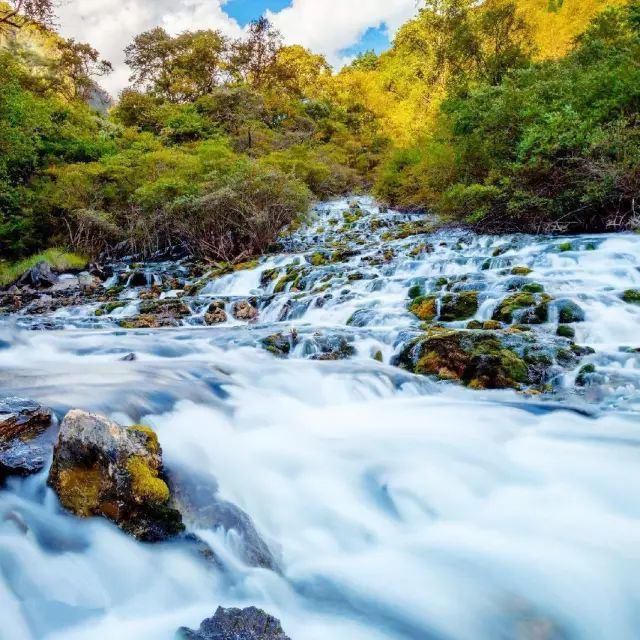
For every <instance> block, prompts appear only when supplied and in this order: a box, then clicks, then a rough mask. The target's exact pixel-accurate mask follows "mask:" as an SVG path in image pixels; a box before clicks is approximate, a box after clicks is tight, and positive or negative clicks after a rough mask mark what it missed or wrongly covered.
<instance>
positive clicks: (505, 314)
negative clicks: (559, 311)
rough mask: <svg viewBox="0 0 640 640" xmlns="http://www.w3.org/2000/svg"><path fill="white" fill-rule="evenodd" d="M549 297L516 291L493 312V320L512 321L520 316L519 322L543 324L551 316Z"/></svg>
mask: <svg viewBox="0 0 640 640" xmlns="http://www.w3.org/2000/svg"><path fill="white" fill-rule="evenodd" d="M548 302H549V298H548V297H547V296H542V297H540V298H538V297H536V294H533V293H528V292H520V293H514V294H512V295H509V296H507V297H506V298H504V299H503V300H502V302H500V304H499V305H498V307H497V308H496V310H495V311H494V312H493V320H497V321H498V322H504V323H507V324H509V323H511V322H513V321H514V319H515V318H516V316H518V322H520V323H522V324H542V323H543V322H546V321H547V320H548V317H549V308H548Z"/></svg>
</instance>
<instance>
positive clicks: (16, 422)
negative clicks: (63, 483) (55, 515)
mask: <svg viewBox="0 0 640 640" xmlns="http://www.w3.org/2000/svg"><path fill="white" fill-rule="evenodd" d="M51 424H52V414H51V410H50V409H47V408H46V407H43V406H42V405H40V404H38V403H37V402H33V401H32V400H25V399H23V398H17V397H10V398H5V399H4V400H2V401H0V481H2V480H4V479H5V478H6V477H7V476H11V475H18V476H27V475H31V474H33V473H38V472H39V471H41V470H42V469H43V468H44V466H45V465H46V463H47V461H48V460H49V455H50V453H51V443H50V442H47V441H46V440H45V439H44V438H42V437H41V436H42V435H43V434H44V433H45V432H46V431H47V430H48V429H49V427H50V426H51Z"/></svg>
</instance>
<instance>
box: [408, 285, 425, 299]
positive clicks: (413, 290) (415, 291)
mask: <svg viewBox="0 0 640 640" xmlns="http://www.w3.org/2000/svg"><path fill="white" fill-rule="evenodd" d="M422 295H424V287H423V286H422V285H421V284H414V285H413V286H411V287H409V298H411V300H415V299H416V298H419V297H420V296H422Z"/></svg>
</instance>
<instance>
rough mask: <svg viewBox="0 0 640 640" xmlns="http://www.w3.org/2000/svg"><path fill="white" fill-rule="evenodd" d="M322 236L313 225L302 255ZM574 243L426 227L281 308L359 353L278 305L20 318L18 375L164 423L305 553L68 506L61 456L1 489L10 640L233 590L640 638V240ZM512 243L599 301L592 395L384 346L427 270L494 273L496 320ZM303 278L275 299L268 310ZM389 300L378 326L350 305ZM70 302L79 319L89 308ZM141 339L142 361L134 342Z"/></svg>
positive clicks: (379, 305)
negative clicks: (214, 315)
mask: <svg viewBox="0 0 640 640" xmlns="http://www.w3.org/2000/svg"><path fill="white" fill-rule="evenodd" d="M343 208H344V203H336V204H335V205H333V208H332V210H331V211H330V212H328V213H326V214H323V216H321V219H320V220H319V221H318V222H317V223H316V225H321V224H323V223H324V220H326V218H327V217H331V216H333V215H336V212H340V211H341V210H342V209H343ZM313 237H314V233H313V231H310V232H309V235H308V236H307V237H305V232H304V231H303V232H302V233H301V234H300V235H299V243H300V246H292V247H291V249H292V251H293V253H294V254H295V255H298V254H300V253H301V252H304V251H305V248H306V246H312V245H305V244H304V243H305V242H306V241H311V239H312V238H313ZM372 240H373V243H374V244H375V239H372ZM422 240H424V238H422ZM563 241H564V239H546V240H545V239H526V238H517V239H505V238H501V239H496V238H489V237H476V236H471V237H470V240H469V243H468V244H465V245H464V249H461V250H460V249H454V248H453V247H452V245H453V244H455V243H454V242H453V241H451V240H449V246H447V247H439V246H437V242H434V244H435V245H436V251H435V252H434V253H433V254H430V255H423V256H420V257H418V258H416V259H409V258H408V257H407V256H406V255H405V254H404V253H403V252H402V251H403V250H402V248H403V247H404V248H405V249H409V248H410V247H411V246H413V245H414V244H415V243H416V242H417V239H415V238H413V239H411V240H408V241H399V242H398V243H395V244H396V245H397V247H398V256H397V258H396V259H395V260H394V261H393V262H392V263H390V264H387V265H382V266H377V267H374V268H373V270H374V271H376V272H377V273H378V274H379V276H380V278H379V280H382V285H381V286H380V285H375V286H374V284H373V283H375V282H376V280H362V281H355V282H353V283H348V282H346V280H345V281H344V282H343V281H342V280H340V277H341V276H342V275H344V272H346V271H345V270H343V272H341V273H340V274H339V276H337V279H338V281H339V282H336V283H332V284H331V291H334V292H340V291H342V290H343V289H349V290H350V291H351V292H352V293H355V296H354V297H353V298H349V296H346V298H345V299H343V300H341V299H340V298H339V296H336V297H334V299H333V300H330V301H328V304H326V305H325V307H324V308H311V309H309V310H308V311H306V312H305V313H303V315H302V316H301V317H299V318H297V319H290V320H286V321H283V322H282V323H280V330H287V329H288V328H289V327H290V326H292V325H296V326H298V330H299V331H300V333H301V336H303V338H305V339H307V338H308V339H311V337H312V335H313V332H315V331H316V330H318V329H319V328H320V329H321V330H322V331H327V329H328V328H329V327H332V328H333V329H334V330H338V329H339V330H340V331H342V333H343V334H345V335H350V337H351V338H352V339H353V340H354V344H355V345H356V348H357V353H356V355H355V357H354V358H352V359H350V360H347V361H342V362H315V361H309V360H306V359H305V358H304V357H303V355H304V353H305V352H304V350H302V351H300V350H297V351H296V352H295V353H294V357H292V358H290V359H289V360H279V359H276V358H274V357H272V356H271V355H270V354H268V353H266V352H265V351H264V350H263V349H259V348H257V347H256V336H264V335H267V334H268V333H273V331H274V327H273V326H269V327H263V326H261V325H258V326H255V327H253V328H248V327H246V326H245V325H242V324H241V323H237V322H232V323H230V324H229V325H222V326H220V327H213V328H200V327H192V326H185V327H182V328H178V329H175V330H156V331H139V332H125V331H120V330H114V329H113V328H111V329H109V328H104V327H106V326H108V325H105V324H102V325H97V326H95V327H92V326H91V325H90V324H89V323H88V321H86V320H83V321H82V322H80V323H79V324H76V325H75V326H76V328H75V329H72V328H69V329H68V330H66V331H55V332H32V331H27V330H25V329H22V328H18V327H16V326H15V321H14V320H13V319H7V320H6V322H5V324H4V326H3V327H2V328H0V341H2V342H0V344H6V346H5V348H2V349H0V385H2V387H3V389H5V390H6V391H7V392H15V393H19V394H21V395H25V396H27V397H32V398H35V399H37V400H38V401H40V402H43V403H45V404H49V405H51V406H53V407H54V409H55V410H56V413H57V414H58V415H63V413H64V411H65V410H66V409H68V408H70V407H81V408H86V409H91V410H95V411H101V412H103V413H106V414H109V415H110V416H112V417H113V418H115V419H117V420H119V421H121V422H123V423H131V422H135V421H139V420H141V419H142V420H143V421H144V422H146V423H148V424H151V425H152V426H154V427H155V428H156V429H157V431H158V434H159V437H160V441H161V443H162V446H163V450H164V456H165V462H166V464H167V465H168V466H169V467H171V466H172V465H178V466H183V467H186V468H188V469H190V470H193V471H196V472H198V473H204V474H207V475H210V476H211V477H212V478H215V479H216V480H217V482H218V483H219V486H220V492H221V494H222V497H224V498H226V499H228V500H230V501H232V502H234V503H236V504H237V505H239V506H240V507H242V508H243V509H244V510H245V511H246V512H247V513H248V514H249V515H250V516H251V518H252V519H253V520H254V522H255V524H256V527H257V529H258V531H259V532H260V534H261V535H262V537H263V538H264V539H265V541H266V542H267V543H268V544H269V546H270V547H271V549H272V550H273V551H274V552H275V553H276V555H277V556H278V558H279V563H280V566H281V569H282V572H281V574H280V575H278V574H277V573H275V572H272V571H268V570H265V569H256V568H251V567H247V566H245V565H244V564H243V563H242V561H241V560H240V559H239V557H240V556H239V554H238V552H237V540H235V539H234V537H233V535H232V534H228V535H225V534H224V533H222V532H220V531H218V532H215V531H198V532H197V533H198V534H199V535H201V536H202V538H203V539H205V540H206V541H207V542H208V543H209V544H210V545H211V546H212V548H213V549H214V550H215V551H216V553H217V554H218V555H219V556H220V557H221V558H222V560H223V562H224V564H225V568H226V571H225V572H220V571H218V570H216V569H215V568H213V567H211V566H210V565H208V564H206V563H205V562H203V560H202V558H201V557H199V556H198V555H196V554H194V553H193V552H192V551H191V550H189V549H188V548H186V547H184V546H181V545H178V544H164V545H156V546H150V545H144V544H140V543H137V542H135V541H133V540H131V539H129V538H128V537H127V536H126V535H124V534H123V533H121V532H120V531H119V530H118V529H117V528H116V527H115V526H113V525H111V524H110V523H108V522H106V521H103V520H98V519H94V520H90V521H81V520H78V519H76V518H74V517H72V516H69V515H67V514H65V513H64V512H62V511H61V510H60V508H59V506H58V504H57V501H56V499H55V496H54V495H53V493H52V492H51V491H50V490H49V489H47V488H45V481H46V474H43V475H40V476H36V477H32V478H29V479H27V480H13V481H11V482H10V483H9V484H8V486H7V487H6V488H5V489H4V490H2V491H0V611H2V620H1V621H0V638H2V640H4V639H5V638H6V640H23V639H25V640H26V639H29V640H31V639H34V640H35V639H37V640H40V639H42V640H44V639H46V640H102V639H104V638H112V637H117V638H119V639H121V640H124V639H129V638H130V639H131V640H133V639H136V640H140V639H142V640H169V639H170V638H172V637H173V634H174V632H175V630H176V629H177V628H178V627H179V626H181V625H187V626H192V627H197V626H198V624H199V622H200V621H201V620H202V619H203V618H205V617H207V616H209V615H211V614H212V613H213V611H214V610H215V609H216V607H217V606H218V605H227V606H228V605H234V606H248V605H256V606H259V607H262V608H264V609H265V610H267V611H269V612H270V613H272V614H273V615H275V616H277V617H279V618H280V619H281V621H282V624H283V627H284V629H285V631H286V632H287V634H288V635H290V636H291V638H292V639H293V640H326V639H327V638H332V639H335V640H382V639H387V640H390V639H393V640H403V639H412V640H413V639H416V640H417V639H423V638H425V639H443V640H444V639H456V640H458V639H459V640H484V639H486V640H511V639H514V640H515V639H523V640H534V639H535V640H547V639H549V640H551V639H553V640H556V639H560V638H562V639H576V640H627V639H629V640H631V639H634V638H637V637H639V636H640V552H639V551H638V549H640V502H639V501H638V498H637V496H638V495H639V493H640V467H639V463H640V453H639V452H640V448H639V445H640V421H639V420H638V413H637V407H638V392H637V388H638V386H639V385H638V377H639V376H638V366H639V361H638V354H632V353H622V352H620V351H619V347H621V346H633V347H637V346H640V345H639V344H638V342H639V341H640V339H639V337H638V335H639V334H638V326H639V325H638V321H639V320H640V313H639V310H640V308H638V307H633V306H631V305H626V304H624V303H623V302H622V301H621V300H620V299H619V293H620V291H622V290H624V289H627V288H631V287H634V286H638V285H639V284H640V272H638V270H637V267H638V265H640V252H639V249H640V236H634V235H620V236H604V237H599V238H598V237H595V238H591V237H590V238H586V237H584V238H575V239H572V242H573V243H574V244H575V246H576V250H575V251H569V252H563V253H559V252H558V251H557V250H555V248H556V247H557V245H559V244H560V243H561V242H563ZM511 242H514V246H515V247H516V248H514V249H512V250H510V251H509V252H507V253H505V254H503V255H501V256H500V257H498V258H495V259H494V260H495V261H498V262H499V261H503V262H504V265H505V266H511V265H529V266H531V267H532V268H533V269H534V272H533V273H532V274H531V276H530V278H532V279H534V280H536V281H537V282H541V283H543V284H544V285H545V288H546V290H547V291H548V292H549V293H551V294H552V295H554V296H555V297H570V298H572V299H574V300H576V301H579V302H580V304H581V306H582V307H583V309H584V310H585V312H586V321H585V322H584V323H579V324H576V325H575V328H576V330H577V341H578V342H579V343H581V344H588V345H589V346H592V347H594V348H595V349H596V353H595V354H594V355H593V356H590V357H589V359H588V361H591V362H594V363H596V364H597V366H598V368H599V370H602V371H604V372H605V378H604V381H603V382H602V384H601V385H600V386H599V387H597V390H595V391H594V390H591V391H590V393H591V397H587V398H586V399H585V398H583V397H582V396H572V395H563V394H560V393H559V394H558V395H557V396H550V397H549V398H546V399H541V400H539V401H538V400H535V399H528V398H525V397H522V396H521V395H519V394H517V393H515V392H513V391H497V392H472V391H468V390H465V389H462V388H460V387H457V386H453V385H450V384H437V383H434V382H432V381H430V380H427V379H424V378H418V377H415V376H412V375H409V374H407V373H404V372H402V371H400V370H398V369H396V368H394V367H391V366H389V365H388V364H381V363H378V362H376V361H375V360H373V359H372V358H371V354H372V353H373V352H375V350H376V349H379V348H381V349H382V351H383V354H384V357H385V362H388V360H389V357H390V356H391V354H392V353H393V351H394V344H395V342H396V341H397V336H398V332H399V331H400V330H402V329H405V328H407V327H410V326H412V325H415V323H414V321H413V320H412V318H411V316H409V314H407V313H406V312H405V310H404V306H405V303H406V292H407V287H408V286H409V284H411V283H412V282H414V281H415V280H416V278H417V279H420V278H437V277H439V276H440V275H443V274H445V275H454V274H456V275H464V274H473V275H474V277H475V275H478V276H481V277H482V278H483V281H484V282H485V284H486V289H484V290H483V291H484V292H485V293H484V300H481V308H480V311H479V312H478V314H477V317H478V318H488V317H490V316H491V312H492V309H493V307H495V304H496V303H497V302H498V300H499V299H500V297H501V296H504V292H503V290H502V289H501V287H502V282H503V280H504V278H502V277H501V276H499V274H498V272H497V271H496V270H495V269H491V270H488V271H481V270H480V265H482V263H483V262H484V260H485V259H486V258H487V257H488V256H491V253H492V251H493V248H494V247H495V246H498V245H501V244H507V243H511ZM592 242H594V243H596V244H597V247H596V248H595V249H594V250H588V251H587V250H579V247H585V246H586V245H587V244H589V243H592ZM376 250H377V248H376V247H371V251H372V252H373V251H376ZM360 259H361V258H360V257H354V258H352V259H351V260H350V262H349V264H350V265H352V266H353V268H360V267H361V265H360ZM290 260H291V256H282V257H277V258H273V259H270V260H269V261H268V262H267V263H265V264H263V265H261V266H260V267H259V268H258V269H257V270H255V272H247V273H239V274H233V275H231V276H225V277H224V278H223V279H221V280H219V281H217V282H214V283H211V285H208V288H207V289H206V290H205V291H204V292H203V295H204V296H205V297H206V296H207V295H210V297H211V298H215V297H217V296H220V295H225V296H246V295H248V294H249V293H252V292H253V291H254V290H257V289H259V286H260V274H261V273H262V272H263V271H264V270H265V269H266V268H271V267H272V266H273V265H274V264H279V265H284V264H286V263H288V262H290ZM332 268H334V267H333V266H329V267H326V269H332ZM323 269H324V268H323ZM343 280H344V279H343ZM378 286H379V287H380V288H379V289H378V290H375V287H378ZM501 291H502V293H501ZM314 295H315V294H314ZM287 299H288V295H286V294H283V296H280V297H276V298H275V299H274V300H273V301H272V302H271V303H269V305H268V306H267V307H266V308H265V309H263V312H262V316H261V318H262V322H267V321H272V320H275V319H276V318H277V317H278V314H277V313H276V311H275V310H279V309H281V308H282V306H283V304H284V302H285V301H286V300H287ZM369 307H371V308H373V309H374V310H375V315H374V318H373V320H372V323H371V324H369V325H368V326H367V327H365V328H362V329H357V328H347V327H346V326H345V323H346V321H347V319H348V318H349V317H350V316H351V314H352V313H353V311H356V310H358V309H362V308H369ZM92 309H95V305H94V306H93V307H92ZM56 315H57V316H58V317H62V318H64V322H65V323H67V325H68V326H69V327H71V325H73V318H75V317H77V318H79V319H81V320H82V319H83V318H85V319H86V318H87V317H88V313H87V312H86V310H83V309H78V310H66V311H65V312H64V314H62V312H58V313H57V314H56ZM101 327H102V328H101ZM542 330H550V329H549V328H547V327H543V328H542ZM129 352H135V353H136V355H137V357H138V359H137V360H136V361H135V362H122V361H120V360H119V358H120V357H121V356H123V355H125V354H127V353H129ZM569 378H571V374H569ZM559 385H560V387H561V386H562V385H561V384H560V383H559ZM596 391H597V392H596ZM563 406H564V407H565V408H563ZM574 406H579V407H580V408H581V411H582V410H584V411H585V412H590V413H591V417H587V416H586V415H584V414H583V413H579V412H576V411H572V410H571V407H574Z"/></svg>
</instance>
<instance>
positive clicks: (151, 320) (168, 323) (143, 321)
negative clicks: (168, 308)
mask: <svg viewBox="0 0 640 640" xmlns="http://www.w3.org/2000/svg"><path fill="white" fill-rule="evenodd" d="M118 324H119V325H120V326H121V327H122V328H123V329H160V328H161V327H179V326H180V323H179V322H178V321H177V320H176V319H175V318H162V317H160V316H153V315H148V314H143V315H139V316H134V317H133V318H127V319H125V320H120V322H119V323H118Z"/></svg>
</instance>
